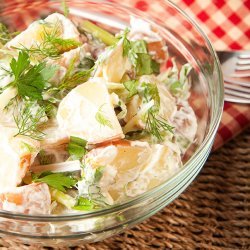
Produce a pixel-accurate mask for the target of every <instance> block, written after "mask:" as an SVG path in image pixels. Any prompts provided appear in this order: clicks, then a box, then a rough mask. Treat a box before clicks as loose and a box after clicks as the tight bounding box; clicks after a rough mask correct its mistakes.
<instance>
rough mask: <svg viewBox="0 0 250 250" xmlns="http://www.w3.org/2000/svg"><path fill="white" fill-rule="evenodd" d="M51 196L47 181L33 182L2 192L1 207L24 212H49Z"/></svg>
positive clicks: (0, 195) (0, 194) (0, 196)
mask: <svg viewBox="0 0 250 250" xmlns="http://www.w3.org/2000/svg"><path fill="white" fill-rule="evenodd" d="M50 203H51V196H50V192H49V187H48V185H47V184H45V183H33V184H30V185H27V186H22V187H17V188H12V189H10V190H9V191H8V192H5V193H0V209H3V210H7V211H11V212H19V213H24V214H49V213H50Z"/></svg>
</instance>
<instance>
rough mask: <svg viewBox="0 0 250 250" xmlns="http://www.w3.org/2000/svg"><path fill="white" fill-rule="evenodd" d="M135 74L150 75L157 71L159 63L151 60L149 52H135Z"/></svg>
mask: <svg viewBox="0 0 250 250" xmlns="http://www.w3.org/2000/svg"><path fill="white" fill-rule="evenodd" d="M137 56H138V58H137V67H136V73H137V75H139V76H141V75H151V74H153V73H159V68H160V65H159V63H157V62H156V61H154V60H152V57H151V56H150V55H149V54H145V53H139V54H137Z"/></svg>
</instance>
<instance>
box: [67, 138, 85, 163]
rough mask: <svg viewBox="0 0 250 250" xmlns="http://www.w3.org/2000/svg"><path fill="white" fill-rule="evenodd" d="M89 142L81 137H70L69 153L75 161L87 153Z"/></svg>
mask: <svg viewBox="0 0 250 250" xmlns="http://www.w3.org/2000/svg"><path fill="white" fill-rule="evenodd" d="M86 146H87V141H86V140H84V139H81V138H79V137H75V136H70V142H69V145H68V152H69V154H70V155H71V156H72V157H73V158H74V159H81V158H82V157H83V156H84V155H85V154H86V153H87V149H86Z"/></svg>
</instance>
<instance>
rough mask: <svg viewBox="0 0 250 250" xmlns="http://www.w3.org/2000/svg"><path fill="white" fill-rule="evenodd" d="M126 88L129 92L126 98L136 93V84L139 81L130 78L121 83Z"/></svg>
mask: <svg viewBox="0 0 250 250" xmlns="http://www.w3.org/2000/svg"><path fill="white" fill-rule="evenodd" d="M123 85H124V87H125V88H126V90H128V92H129V96H128V98H131V97H133V96H134V95H136V94H138V86H139V82H138V80H131V81H127V82H124V83H123Z"/></svg>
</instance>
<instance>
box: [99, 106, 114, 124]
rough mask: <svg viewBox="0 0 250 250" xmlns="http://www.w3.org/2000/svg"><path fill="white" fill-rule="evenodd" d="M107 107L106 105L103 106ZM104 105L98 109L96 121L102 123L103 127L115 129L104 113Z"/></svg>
mask: <svg viewBox="0 0 250 250" xmlns="http://www.w3.org/2000/svg"><path fill="white" fill-rule="evenodd" d="M103 105H105V104H103ZM103 105H101V107H100V108H99V109H98V111H97V112H96V115H95V119H96V121H97V122H98V123H100V124H101V125H102V126H107V127H109V128H111V129H112V128H113V126H112V124H111V122H110V121H109V120H108V119H107V117H106V116H105V114H104V113H103V111H102V107H103Z"/></svg>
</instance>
